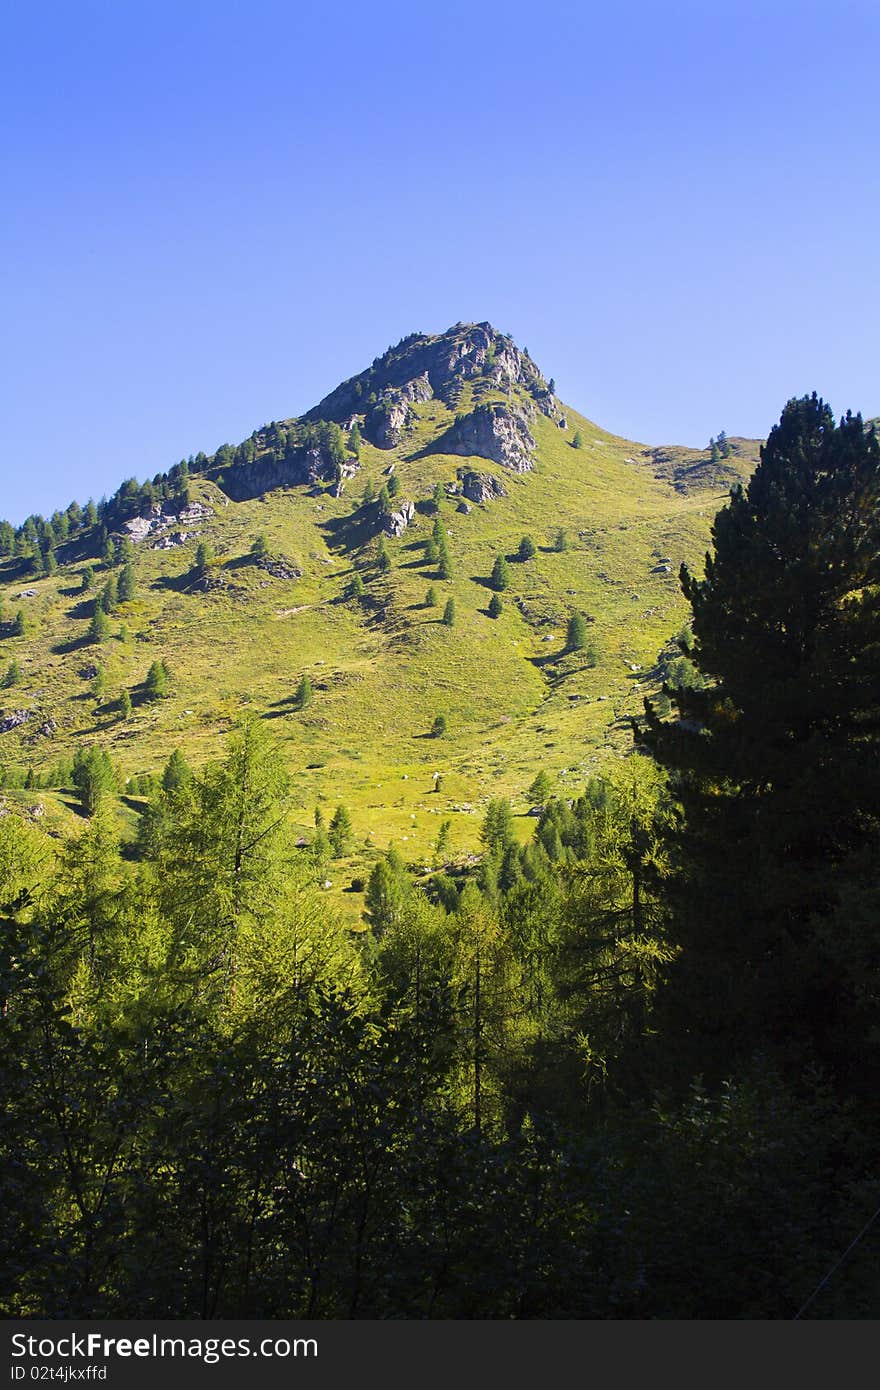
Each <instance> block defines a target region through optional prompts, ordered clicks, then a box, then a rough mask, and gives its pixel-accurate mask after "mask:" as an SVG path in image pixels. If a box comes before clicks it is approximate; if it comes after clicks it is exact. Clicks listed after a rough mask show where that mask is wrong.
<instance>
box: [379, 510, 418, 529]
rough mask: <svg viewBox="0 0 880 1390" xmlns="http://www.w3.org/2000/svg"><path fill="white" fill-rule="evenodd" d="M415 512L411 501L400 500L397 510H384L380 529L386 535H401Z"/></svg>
mask: <svg viewBox="0 0 880 1390" xmlns="http://www.w3.org/2000/svg"><path fill="white" fill-rule="evenodd" d="M415 514H416V509H415V507H414V506H413V504H412V502H402V503H401V505H400V506H399V507H398V509H397V511H394V512H386V513H385V515H384V516H383V517H382V530H383V531H384V532H385V534H386V535H388V536H402V535H403V533H404V531H405V530H406V528H407V526H409V525H410V524H411V522H412V519H413V517H414V516H415Z"/></svg>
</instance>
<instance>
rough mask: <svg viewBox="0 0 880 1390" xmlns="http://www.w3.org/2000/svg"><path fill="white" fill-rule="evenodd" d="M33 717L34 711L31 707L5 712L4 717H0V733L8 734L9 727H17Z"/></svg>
mask: <svg viewBox="0 0 880 1390" xmlns="http://www.w3.org/2000/svg"><path fill="white" fill-rule="evenodd" d="M33 717H34V711H33V710H32V709H17V710H13V712H12V714H7V715H6V717H5V718H4V719H0V734H8V733H9V731H10V729H18V728H19V727H20V726H21V725H22V724H26V723H27V722H28V720H29V719H33Z"/></svg>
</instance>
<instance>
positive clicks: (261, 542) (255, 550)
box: [251, 531, 269, 560]
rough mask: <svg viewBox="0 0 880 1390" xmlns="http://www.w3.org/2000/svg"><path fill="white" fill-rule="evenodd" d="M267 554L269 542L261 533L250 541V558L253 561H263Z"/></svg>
mask: <svg viewBox="0 0 880 1390" xmlns="http://www.w3.org/2000/svg"><path fill="white" fill-rule="evenodd" d="M268 554H269V542H268V541H267V540H266V537H265V535H264V533H263V532H262V531H260V532H259V534H258V535H256V536H254V538H253V540H252V541H251V556H252V558H253V559H254V560H265V558H266V556H267V555H268Z"/></svg>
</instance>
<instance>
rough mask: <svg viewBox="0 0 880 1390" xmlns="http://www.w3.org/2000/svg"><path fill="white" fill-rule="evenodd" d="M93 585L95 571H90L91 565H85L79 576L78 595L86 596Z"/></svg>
mask: <svg viewBox="0 0 880 1390" xmlns="http://www.w3.org/2000/svg"><path fill="white" fill-rule="evenodd" d="M94 583H95V571H94V570H93V569H92V567H91V565H85V566H84V567H83V572H82V576H81V578H80V586H79V588H80V593H82V594H87V593H89V591H90V590H91V589H92V588H93V586H94Z"/></svg>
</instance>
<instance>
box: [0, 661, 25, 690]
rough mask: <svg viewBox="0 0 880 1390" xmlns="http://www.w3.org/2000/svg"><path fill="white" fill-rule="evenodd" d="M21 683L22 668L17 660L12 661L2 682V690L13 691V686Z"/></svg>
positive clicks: (0, 685) (0, 681)
mask: <svg viewBox="0 0 880 1390" xmlns="http://www.w3.org/2000/svg"><path fill="white" fill-rule="evenodd" d="M20 681H21V666H20V665H19V663H18V662H17V661H15V660H13V661H10V663H9V665H8V666H7V667H6V672H5V674H4V676H3V679H2V680H0V689H3V690H11V688H12V686H14V685H18V684H19V682H20Z"/></svg>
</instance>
